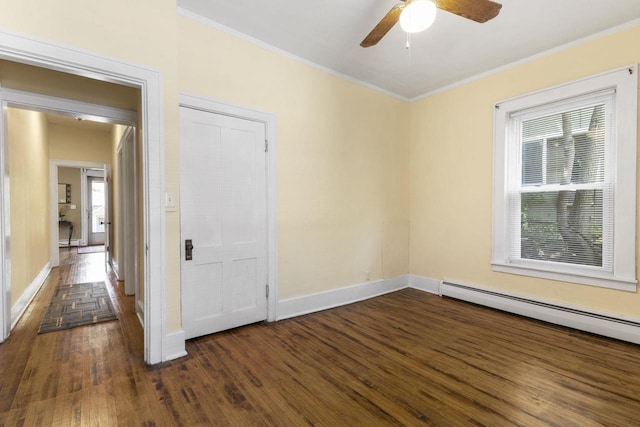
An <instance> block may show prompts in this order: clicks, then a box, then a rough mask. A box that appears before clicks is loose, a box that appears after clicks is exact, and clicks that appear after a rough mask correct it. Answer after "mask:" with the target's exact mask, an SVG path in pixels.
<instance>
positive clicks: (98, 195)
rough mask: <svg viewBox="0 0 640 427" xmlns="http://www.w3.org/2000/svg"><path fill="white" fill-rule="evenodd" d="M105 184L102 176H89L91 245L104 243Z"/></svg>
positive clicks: (89, 236)
mask: <svg viewBox="0 0 640 427" xmlns="http://www.w3.org/2000/svg"><path fill="white" fill-rule="evenodd" d="M105 201H106V199H105V184H104V179H103V178H102V177H96V176H89V177H87V205H88V207H87V213H88V216H89V222H88V224H89V235H88V239H89V241H88V243H89V244H90V245H101V244H103V243H104V230H105V209H106V205H105Z"/></svg>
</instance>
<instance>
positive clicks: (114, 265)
mask: <svg viewBox="0 0 640 427" xmlns="http://www.w3.org/2000/svg"><path fill="white" fill-rule="evenodd" d="M109 264H111V269H112V270H113V274H115V275H116V280H117V281H118V282H120V281H122V278H121V277H120V271H119V270H120V266H119V265H118V260H116V259H115V258H113V257H112V258H111V261H110V262H109Z"/></svg>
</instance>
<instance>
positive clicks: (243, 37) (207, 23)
mask: <svg viewBox="0 0 640 427" xmlns="http://www.w3.org/2000/svg"><path fill="white" fill-rule="evenodd" d="M177 10H178V15H181V16H183V17H185V18H188V19H191V20H193V21H196V22H199V23H200V24H202V25H205V26H207V27H209V28H213V29H214V30H218V31H222V32H223V33H227V34H229V35H231V36H233V37H236V38H238V39H240V40H244V41H246V42H249V43H251V44H254V45H256V46H258V47H261V48H263V49H266V50H268V51H271V52H273V53H276V54H278V55H282V56H284V57H286V58H289V59H292V60H294V61H296V62H300V63H302V64H304V65H308V66H310V67H313V68H316V69H318V70H320V71H324V72H325V73H328V74H331V75H332V76H336V77H339V78H341V79H343V80H346V81H348V82H351V83H355V84H357V85H359V86H363V87H366V88H367V89H371V90H374V91H376V92H379V93H382V94H384V95H388V96H390V97H392V98H395V99H399V100H400V101H405V102H409V101H410V99H409V98H407V97H405V96H402V95H398V94H397V93H394V92H391V91H389V90H386V89H383V88H381V87H378V86H376V85H373V84H371V83H367V82H365V81H363V80H359V79H357V78H355V77H352V76H350V75H348V74H344V73H341V72H339V71H336V70H333V69H331V68H329V67H325V66H324V65H320V64H318V63H315V62H313V61H309V60H308V59H304V58H302V57H300V56H297V55H295V54H293V53H291V52H287V51H286V50H284V49H280V48H279V47H276V46H273V45H270V44H268V43H265V42H263V41H262V40H259V39H256V38H255V37H251V36H250V35H247V34H245V33H242V32H240V31H238V30H234V29H233V28H229V27H227V26H225V25H222V24H220V23H218V22H216V21H214V20H212V19H209V18H205V17H204V16H202V15H198V14H197V13H194V12H191V11H190V10H187V9H184V8H182V7H178V8H177Z"/></svg>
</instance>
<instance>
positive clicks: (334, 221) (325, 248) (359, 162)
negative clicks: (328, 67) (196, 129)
mask: <svg viewBox="0 0 640 427" xmlns="http://www.w3.org/2000/svg"><path fill="white" fill-rule="evenodd" d="M178 34H179V37H178V41H179V43H178V63H179V65H180V68H179V70H178V71H179V82H180V85H179V89H180V90H181V91H184V92H189V93H196V94H199V95H203V96H206V97H210V98H214V99H218V100H223V101H225V102H230V103H236V104H241V105H247V106H251V107H253V108H256V109H259V110H263V111H269V112H273V113H275V114H276V116H277V135H278V136H277V144H278V148H277V149H278V156H277V164H278V170H277V186H278V198H277V204H278V211H277V218H278V224H277V225H278V275H279V283H278V286H279V288H278V289H279V296H280V298H281V299H283V298H289V297H295V296H301V295H306V294H310V293H315V292H320V291H326V290H329V289H334V288H338V287H341V286H347V285H353V284H359V283H364V282H366V281H367V279H369V280H376V279H380V278H382V277H393V276H397V275H401V274H406V273H408V262H407V261H408V256H407V251H408V245H409V242H408V237H409V234H408V233H409V227H408V174H407V167H408V151H407V150H408V146H407V143H406V141H407V138H406V135H405V129H406V120H405V117H406V113H407V110H408V105H407V104H406V103H404V102H402V101H399V100H396V99H394V98H391V97H389V96H386V95H383V94H380V93H377V92H374V91H372V90H370V89H367V88H364V87H362V86H359V85H357V84H354V83H351V82H348V81H345V80H344V79H341V78H339V77H336V76H333V75H330V74H328V73H326V72H323V71H320V70H318V69H316V68H312V67H310V66H308V65H305V64H302V63H300V62H297V61H294V60H292V59H289V58H287V57H284V56H282V55H278V54H275V53H273V52H270V51H268V50H265V49H263V48H260V47H257V46H255V45H252V44H250V43H247V42H245V41H242V40H239V39H237V38H234V37H232V36H230V35H228V34H225V33H221V32H219V31H216V30H213V29H211V28H210V27H207V26H204V25H202V24H200V23H197V22H195V21H192V20H190V19H187V18H183V17H181V18H179V19H178ZM203 58H209V59H207V60H204V61H203ZM216 58H220V59H222V58H224V60H217V59H216Z"/></svg>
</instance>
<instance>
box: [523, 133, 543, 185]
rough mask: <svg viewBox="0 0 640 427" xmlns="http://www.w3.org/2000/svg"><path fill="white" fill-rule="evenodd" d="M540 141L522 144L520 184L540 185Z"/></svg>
mask: <svg viewBox="0 0 640 427" xmlns="http://www.w3.org/2000/svg"><path fill="white" fill-rule="evenodd" d="M542 143H543V142H542V141H540V140H538V141H531V142H526V143H524V144H523V146H522V185H542Z"/></svg>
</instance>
